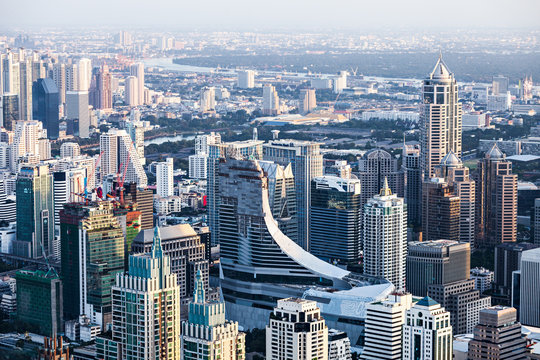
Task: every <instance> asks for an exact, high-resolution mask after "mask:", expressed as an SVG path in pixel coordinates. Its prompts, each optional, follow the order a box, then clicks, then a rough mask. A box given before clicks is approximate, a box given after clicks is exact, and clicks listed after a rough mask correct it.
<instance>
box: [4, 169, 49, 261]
mask: <svg viewBox="0 0 540 360" xmlns="http://www.w3.org/2000/svg"><path fill="white" fill-rule="evenodd" d="M16 193H17V201H16V202H17V240H16V241H14V242H13V254H14V255H17V256H22V257H27V258H32V259H36V258H40V257H42V256H44V255H45V256H48V257H52V256H53V254H52V251H53V249H54V241H55V239H54V200H53V180H52V175H51V174H49V167H48V166H47V165H39V166H31V167H30V166H28V167H26V166H25V167H22V169H21V170H20V172H19V175H18V178H17V190H16Z"/></svg>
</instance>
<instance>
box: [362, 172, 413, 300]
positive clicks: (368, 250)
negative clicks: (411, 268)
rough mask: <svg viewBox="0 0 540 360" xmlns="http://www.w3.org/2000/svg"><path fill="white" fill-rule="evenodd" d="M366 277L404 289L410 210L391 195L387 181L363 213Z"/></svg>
mask: <svg viewBox="0 0 540 360" xmlns="http://www.w3.org/2000/svg"><path fill="white" fill-rule="evenodd" d="M363 248H364V274H366V275H369V276H374V277H381V278H384V279H386V280H388V281H390V282H391V283H392V284H394V286H395V288H396V290H397V291H404V290H405V263H406V256H407V208H406V207H405V205H404V201H403V199H402V198H398V197H397V195H395V194H394V195H392V191H391V190H390V188H389V187H388V182H387V181H386V180H385V182H384V185H383V187H382V188H381V191H380V193H379V195H375V196H374V197H373V198H372V199H370V200H368V202H367V203H366V205H365V206H364V214H363Z"/></svg>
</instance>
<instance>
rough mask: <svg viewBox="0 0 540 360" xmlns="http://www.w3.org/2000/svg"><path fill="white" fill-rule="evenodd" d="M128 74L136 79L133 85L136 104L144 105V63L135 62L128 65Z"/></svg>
mask: <svg viewBox="0 0 540 360" xmlns="http://www.w3.org/2000/svg"><path fill="white" fill-rule="evenodd" d="M129 74H130V75H131V76H134V77H135V79H136V84H135V87H136V88H137V90H136V93H137V99H136V105H144V64H143V63H135V64H132V65H131V66H130V67H129Z"/></svg>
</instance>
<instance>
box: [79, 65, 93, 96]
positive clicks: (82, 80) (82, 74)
mask: <svg viewBox="0 0 540 360" xmlns="http://www.w3.org/2000/svg"><path fill="white" fill-rule="evenodd" d="M77 65H78V67H79V88H78V89H77V90H80V91H88V90H89V89H90V82H91V81H92V60H90V59H86V58H82V59H80V60H79V61H78V62H77Z"/></svg>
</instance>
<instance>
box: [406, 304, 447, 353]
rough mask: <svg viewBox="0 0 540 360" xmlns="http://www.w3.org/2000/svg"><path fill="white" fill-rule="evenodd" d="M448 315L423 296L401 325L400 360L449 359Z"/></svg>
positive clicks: (408, 311) (439, 306) (438, 305)
mask: <svg viewBox="0 0 540 360" xmlns="http://www.w3.org/2000/svg"><path fill="white" fill-rule="evenodd" d="M452 340H453V339H452V326H451V325H450V313H449V312H448V311H446V310H445V309H444V308H443V307H441V305H440V304H438V303H437V302H436V301H434V300H433V299H431V298H429V297H428V296H426V297H425V298H423V299H422V300H420V301H418V302H417V303H416V304H414V306H413V307H412V308H411V309H409V310H407V315H406V320H405V325H403V360H451V359H452V358H453V356H452V353H453V343H452Z"/></svg>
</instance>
